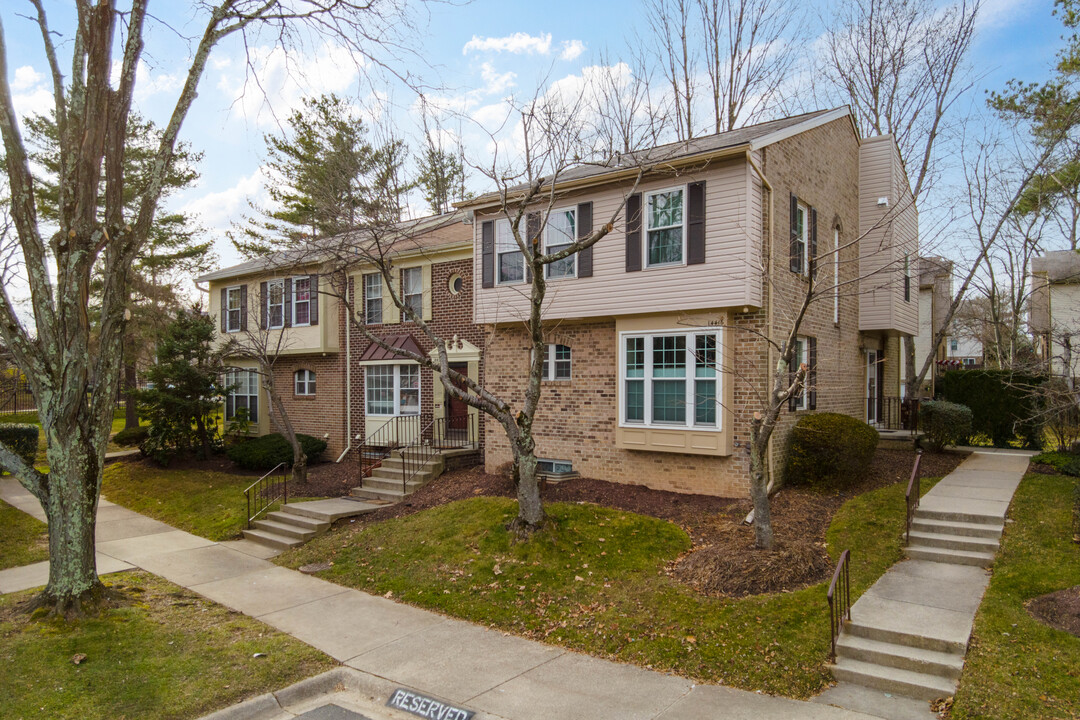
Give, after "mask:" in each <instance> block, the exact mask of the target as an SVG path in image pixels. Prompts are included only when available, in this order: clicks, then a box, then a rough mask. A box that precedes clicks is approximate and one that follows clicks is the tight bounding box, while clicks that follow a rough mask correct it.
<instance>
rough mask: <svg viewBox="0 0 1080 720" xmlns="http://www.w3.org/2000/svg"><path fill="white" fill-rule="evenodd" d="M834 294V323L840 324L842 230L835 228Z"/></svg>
mask: <svg viewBox="0 0 1080 720" xmlns="http://www.w3.org/2000/svg"><path fill="white" fill-rule="evenodd" d="M832 267H833V294H832V302H833V305H832V321H833V323H834V324H836V325H839V324H840V228H838V227H834V228H833V260H832Z"/></svg>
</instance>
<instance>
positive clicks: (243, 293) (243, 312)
mask: <svg viewBox="0 0 1080 720" xmlns="http://www.w3.org/2000/svg"><path fill="white" fill-rule="evenodd" d="M263 284H264V285H265V284H266V283H263ZM247 316H248V302H247V283H245V284H243V285H241V286H240V330H241V331H244V330H247Z"/></svg>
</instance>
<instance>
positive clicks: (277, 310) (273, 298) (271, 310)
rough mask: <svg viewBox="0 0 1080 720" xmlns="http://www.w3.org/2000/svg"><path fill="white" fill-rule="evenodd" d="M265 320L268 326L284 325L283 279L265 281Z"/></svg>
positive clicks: (278, 326) (277, 326)
mask: <svg viewBox="0 0 1080 720" xmlns="http://www.w3.org/2000/svg"><path fill="white" fill-rule="evenodd" d="M265 302H266V322H267V327H268V328H280V327H285V281H284V280H271V281H269V282H268V283H266V301H265Z"/></svg>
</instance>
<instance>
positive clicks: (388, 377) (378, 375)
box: [365, 364, 420, 416]
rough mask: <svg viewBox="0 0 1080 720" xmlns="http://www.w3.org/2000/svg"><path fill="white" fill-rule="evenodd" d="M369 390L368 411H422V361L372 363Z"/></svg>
mask: <svg viewBox="0 0 1080 720" xmlns="http://www.w3.org/2000/svg"><path fill="white" fill-rule="evenodd" d="M365 373H366V375H367V379H366V384H365V392H366V400H367V414H368V415H383V416H395V415H419V414H420V366H419V365H404V364H403V365H369V366H368V367H367V368H366V370H365Z"/></svg>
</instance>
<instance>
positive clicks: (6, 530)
mask: <svg viewBox="0 0 1080 720" xmlns="http://www.w3.org/2000/svg"><path fill="white" fill-rule="evenodd" d="M48 559H49V534H48V526H46V525H45V523H43V522H41V521H40V520H37V519H35V518H33V517H30V516H29V515H27V514H26V513H24V512H23V511H22V510H16V509H15V508H13V507H11V506H10V505H8V504H7V503H6V502H4V501H3V500H0V570H6V569H8V568H13V567H19V566H20V565H29V564H30V563H36V562H41V561H42V560H48Z"/></svg>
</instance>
